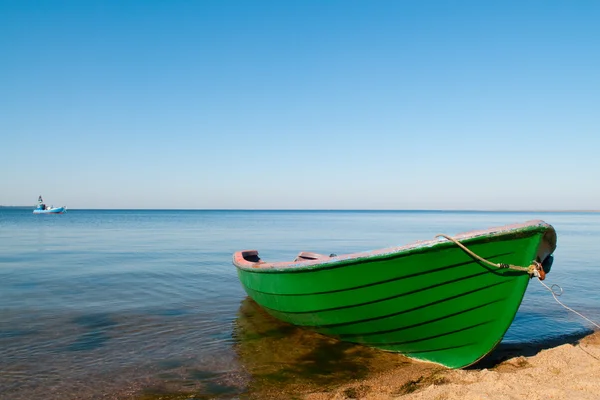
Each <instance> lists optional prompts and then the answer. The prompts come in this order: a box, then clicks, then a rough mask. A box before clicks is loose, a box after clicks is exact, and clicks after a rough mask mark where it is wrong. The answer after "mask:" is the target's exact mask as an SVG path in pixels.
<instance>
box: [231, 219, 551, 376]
mask: <svg viewBox="0 0 600 400" xmlns="http://www.w3.org/2000/svg"><path fill="white" fill-rule="evenodd" d="M441 236H443V238H439V239H438V238H436V239H433V240H428V241H419V242H416V243H413V244H409V245H406V246H399V247H391V248H385V249H380V250H374V251H366V252H360V253H353V254H346V255H340V256H338V255H335V254H331V255H323V254H316V253H309V252H301V253H300V254H299V255H298V256H297V257H296V259H295V260H293V261H290V262H265V261H263V260H262V259H261V258H260V257H259V254H258V251H256V250H244V251H238V252H236V253H234V255H233V264H234V265H235V266H236V267H237V272H238V277H239V279H240V282H241V284H242V286H243V288H244V290H245V291H246V293H247V294H248V295H249V296H250V297H251V298H252V299H253V300H254V301H255V302H256V303H257V304H258V305H259V306H261V307H262V308H263V309H264V310H265V311H266V312H268V313H269V314H271V315H272V316H274V317H275V318H278V319H280V320H282V321H284V322H288V323H291V324H294V325H296V326H300V327H304V328H307V329H311V330H313V331H316V332H318V333H321V334H324V335H328V336H332V337H335V338H338V339H339V340H342V341H347V342H352V343H358V344H363V345H367V346H370V347H374V348H378V349H381V350H386V351H392V352H399V353H402V354H404V355H406V356H408V357H411V358H415V359H419V360H423V361H430V362H434V363H438V364H442V365H444V366H447V367H449V368H464V367H467V366H469V365H472V364H474V363H476V362H477V361H479V360H480V359H482V358H483V357H485V356H486V355H487V354H489V353H490V352H491V351H492V350H493V349H494V348H495V347H496V346H497V345H498V344H499V343H500V341H501V340H502V338H503V337H504V334H505V333H506V331H507V330H508V328H509V327H510V325H511V324H512V321H513V319H514V318H515V315H516V313H517V310H518V309H519V306H520V304H521V301H522V299H523V295H524V294H525V290H526V289H527V285H528V283H529V280H530V279H531V278H532V277H533V276H536V277H539V279H543V278H544V276H545V274H546V273H547V272H549V271H550V267H551V264H552V260H553V257H552V253H553V252H554V250H555V249H556V232H555V230H554V228H553V227H552V226H551V225H549V224H547V223H545V222H544V221H539V220H538V221H528V222H525V223H522V224H513V225H507V226H503V227H497V228H490V229H486V230H480V231H473V232H467V233H463V234H459V235H457V236H454V237H449V236H444V235H441Z"/></svg>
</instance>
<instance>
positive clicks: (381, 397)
mask: <svg viewBox="0 0 600 400" xmlns="http://www.w3.org/2000/svg"><path fill="white" fill-rule="evenodd" d="M510 353H511V350H510V349H501V350H499V351H498V352H496V353H495V354H492V355H491V356H490V360H487V362H486V364H487V365H486V366H479V367H474V368H470V369H465V370H449V369H446V368H443V367H440V366H436V365H433V364H427V363H419V362H415V363H410V364H404V365H401V366H399V367H397V368H393V369H391V370H388V371H385V372H382V373H380V374H378V375H377V376H372V377H369V378H367V379H363V380H357V381H355V382H352V383H350V384H346V385H343V386H341V387H338V388H335V389H333V390H331V389H330V390H329V391H327V392H314V393H310V394H308V395H306V396H305V397H304V398H305V399H307V400H342V399H365V400H391V399H403V400H405V399H406V400H425V399H427V400H429V399H436V400H452V399H472V400H475V399H478V400H479V399H494V400H496V399H497V400H509V399H510V400H513V399H528V400H535V399H598V398H600V331H598V332H595V333H593V334H590V335H588V336H586V337H584V338H582V339H580V340H577V339H575V340H573V341H571V342H570V343H565V344H561V345H558V346H556V347H550V348H547V349H538V350H535V349H534V350H528V351H525V352H521V354H531V353H535V354H533V355H531V356H523V355H511V354H510Z"/></svg>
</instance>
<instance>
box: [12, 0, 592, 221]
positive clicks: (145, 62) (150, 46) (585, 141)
mask: <svg viewBox="0 0 600 400" xmlns="http://www.w3.org/2000/svg"><path fill="white" fill-rule="evenodd" d="M598 21H600V2H598V1H551V0H549V1H501V2H487V1H409V0H406V1H400V0H398V1H353V0H344V1H316V0H315V1H310V0H306V1H294V0H290V1H228V0H220V1H177V0H173V1H149V0H147V1H110V0H105V1H16V0H0V54H1V55H2V56H1V58H2V61H1V62H0V204H3V205H29V204H33V203H34V202H35V201H36V199H37V196H38V195H39V194H42V195H43V196H44V198H45V200H46V201H47V202H48V203H52V204H54V205H59V204H60V205H62V204H65V205H67V206H69V207H70V208H192V209H203V208H226V209H228V208H242V209H255V208H256V209H264V208H266V209H273V208H275V209H290V208H291V209H315V208H317V209H509V210H514V209H536V210H539V209H600V185H599V184H598V182H599V181H600V179H599V178H598V173H599V172H600V160H599V157H598V151H599V150H600V134H599V133H600V132H599V127H600V111H599V107H600V23H598Z"/></svg>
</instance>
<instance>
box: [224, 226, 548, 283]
mask: <svg viewBox="0 0 600 400" xmlns="http://www.w3.org/2000/svg"><path fill="white" fill-rule="evenodd" d="M538 230H540V231H546V235H545V236H544V238H545V240H546V241H547V242H548V243H547V247H548V248H547V249H546V250H547V251H545V253H546V254H544V255H543V256H542V257H541V258H542V259H543V258H545V257H546V255H547V254H551V253H552V252H553V251H554V250H555V248H556V232H555V231H554V228H553V227H552V225H550V224H548V223H546V222H544V221H542V220H531V221H526V222H523V223H516V224H509V225H504V226H499V227H492V228H488V229H480V230H473V231H468V232H464V233H459V234H457V235H454V236H453V238H455V239H457V240H459V241H472V240H477V239H481V238H484V237H488V238H494V237H500V236H503V235H506V234H509V233H516V232H527V231H538ZM444 245H454V244H452V242H450V241H448V240H447V239H443V238H434V239H429V240H419V241H416V242H412V243H409V244H406V245H403V246H393V247H387V248H382V249H378V250H369V251H361V252H357V253H349V254H343V255H333V254H332V255H331V256H329V255H323V254H318V253H311V252H300V254H299V255H298V257H296V259H295V260H293V261H275V262H265V261H263V260H261V259H260V257H259V254H258V251H257V250H241V251H237V252H235V253H234V254H233V264H234V265H235V266H236V267H238V268H240V269H244V270H252V271H256V272H258V271H265V272H266V271H273V270H281V269H286V270H289V269H293V270H296V269H314V268H318V267H320V266H330V265H332V264H340V263H342V264H346V263H348V262H354V261H358V260H368V259H371V258H381V257H386V256H396V255H398V254H399V253H413V252H416V251H425V250H427V249H429V248H431V247H434V246H444ZM311 267H312V268H311Z"/></svg>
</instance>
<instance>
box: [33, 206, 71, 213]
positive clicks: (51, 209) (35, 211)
mask: <svg viewBox="0 0 600 400" xmlns="http://www.w3.org/2000/svg"><path fill="white" fill-rule="evenodd" d="M66 210H67V209H66V207H56V208H50V209H48V210H39V209H35V210H33V213H34V214H63V213H64V212H65V211H66Z"/></svg>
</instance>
